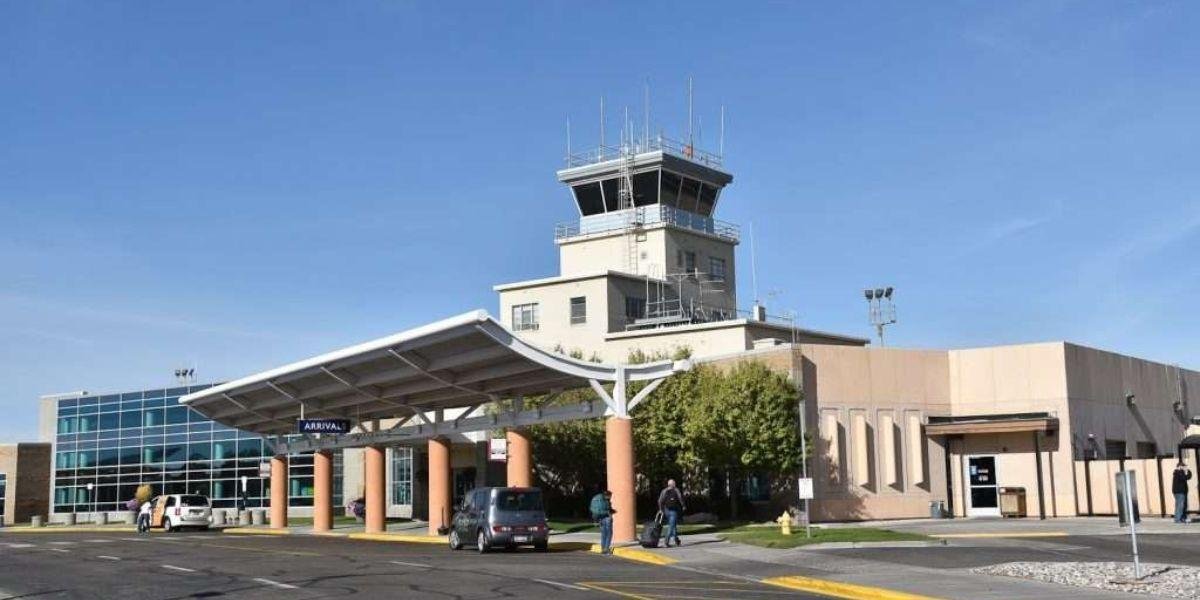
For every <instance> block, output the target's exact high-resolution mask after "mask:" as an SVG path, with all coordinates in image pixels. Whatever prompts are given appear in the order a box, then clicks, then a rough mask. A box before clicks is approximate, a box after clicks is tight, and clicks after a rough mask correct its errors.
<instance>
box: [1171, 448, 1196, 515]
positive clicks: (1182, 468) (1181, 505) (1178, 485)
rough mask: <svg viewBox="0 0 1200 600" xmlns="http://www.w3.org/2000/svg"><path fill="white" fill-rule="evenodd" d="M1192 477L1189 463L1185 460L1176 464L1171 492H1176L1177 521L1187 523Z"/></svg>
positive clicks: (1172, 475) (1172, 476)
mask: <svg viewBox="0 0 1200 600" xmlns="http://www.w3.org/2000/svg"><path fill="white" fill-rule="evenodd" d="M1191 478H1192V472H1191V471H1189V470H1188V468H1187V465H1185V464H1183V461H1182V460H1181V461H1179V464H1177V465H1175V472H1174V473H1173V474H1171V493H1172V494H1175V522H1176V523H1187V495H1188V483H1187V482H1188V480H1189V479H1191Z"/></svg>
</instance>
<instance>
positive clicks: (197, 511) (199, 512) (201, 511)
mask: <svg viewBox="0 0 1200 600" xmlns="http://www.w3.org/2000/svg"><path fill="white" fill-rule="evenodd" d="M188 512H189V513H191V514H193V515H198V514H201V513H203V512H204V511H203V510H189V511H188Z"/></svg>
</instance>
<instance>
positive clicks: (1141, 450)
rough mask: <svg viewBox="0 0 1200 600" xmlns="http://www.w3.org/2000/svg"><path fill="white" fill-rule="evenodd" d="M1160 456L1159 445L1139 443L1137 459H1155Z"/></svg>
mask: <svg viewBox="0 0 1200 600" xmlns="http://www.w3.org/2000/svg"><path fill="white" fill-rule="evenodd" d="M1155 456H1158V444H1155V443H1154V442H1138V443H1137V457H1136V458H1154V457H1155Z"/></svg>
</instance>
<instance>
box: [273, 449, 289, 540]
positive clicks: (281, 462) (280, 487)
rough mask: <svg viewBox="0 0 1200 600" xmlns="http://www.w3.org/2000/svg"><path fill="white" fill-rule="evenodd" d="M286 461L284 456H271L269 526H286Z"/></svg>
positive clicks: (275, 527) (274, 527)
mask: <svg viewBox="0 0 1200 600" xmlns="http://www.w3.org/2000/svg"><path fill="white" fill-rule="evenodd" d="M287 509H288V461H287V457H286V456H273V457H271V528H273V529H283V528H286V527H287Z"/></svg>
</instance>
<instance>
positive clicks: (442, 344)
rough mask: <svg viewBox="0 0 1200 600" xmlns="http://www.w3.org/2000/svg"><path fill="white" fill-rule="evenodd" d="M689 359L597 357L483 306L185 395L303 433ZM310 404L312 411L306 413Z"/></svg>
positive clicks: (265, 426)
mask: <svg viewBox="0 0 1200 600" xmlns="http://www.w3.org/2000/svg"><path fill="white" fill-rule="evenodd" d="M686 368H688V365H687V363H686V362H679V363H672V362H670V361H665V362H658V363H649V364H643V365H605V364H598V363H589V362H583V361H578V360H573V359H571V358H568V357H565V356H562V355H559V354H554V353H551V352H547V351H545V350H542V349H540V348H537V347H535V346H533V345H531V344H529V343H527V342H524V341H522V340H520V339H519V338H517V336H516V335H514V334H513V333H512V332H511V331H509V330H508V329H506V328H505V327H504V326H503V325H501V324H500V323H498V322H497V321H496V320H495V319H493V318H492V317H491V316H490V315H488V314H487V312H486V311H482V310H479V311H473V312H469V313H464V314H462V315H458V316H456V317H451V318H449V319H445V320H442V321H437V322H434V323H430V324H428V325H424V326H422V327H417V328H415V329H410V330H408V331H404V332H401V333H397V334H394V335H391V336H388V337H384V338H379V339H377V340H372V341H370V342H366V343H363V344H358V345H356V346H351V347H349V348H343V349H341V350H335V351H333V352H329V353H326V354H322V355H320V356H315V357H313V358H310V359H307V360H302V361H299V362H295V363H292V364H289V365H284V366H282V367H279V368H276V369H271V370H269V371H264V372H262V373H257V374H255V375H250V376H248V377H243V378H241V379H238V380H235V381H230V382H228V383H224V384H221V385H218V386H215V387H211V388H208V389H206V390H202V391H199V392H196V393H194V394H189V395H187V396H184V397H182V398H180V402H181V403H183V404H185V405H187V406H189V407H191V408H193V409H195V410H196V411H198V412H200V413H201V414H203V415H204V416H206V417H208V418H210V419H213V420H215V421H217V422H218V423H221V424H224V425H228V426H230V427H236V428H238V429H243V430H248V431H253V432H257V433H263V434H283V433H293V432H295V429H296V420H297V419H298V418H300V416H301V415H302V414H303V415H304V416H305V417H308V418H341V419H349V420H351V421H352V422H356V423H357V422H365V421H370V420H373V419H388V418H398V417H413V416H417V415H420V414H423V413H425V412H429V411H437V410H441V409H449V408H460V407H467V406H477V405H480V404H483V403H487V402H492V401H495V400H499V399H501V398H505V397H516V396H533V395H539V394H546V393H552V392H555V391H559V390H564V389H572V388H579V387H587V386H589V385H593V387H598V386H596V385H595V384H593V383H592V382H597V383H599V382H610V381H617V380H618V379H621V375H622V374H623V375H624V379H625V380H626V381H645V380H653V379H661V378H663V377H666V376H668V375H670V374H671V373H673V372H675V371H677V370H684V369H686ZM301 407H303V411H302V409H301Z"/></svg>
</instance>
